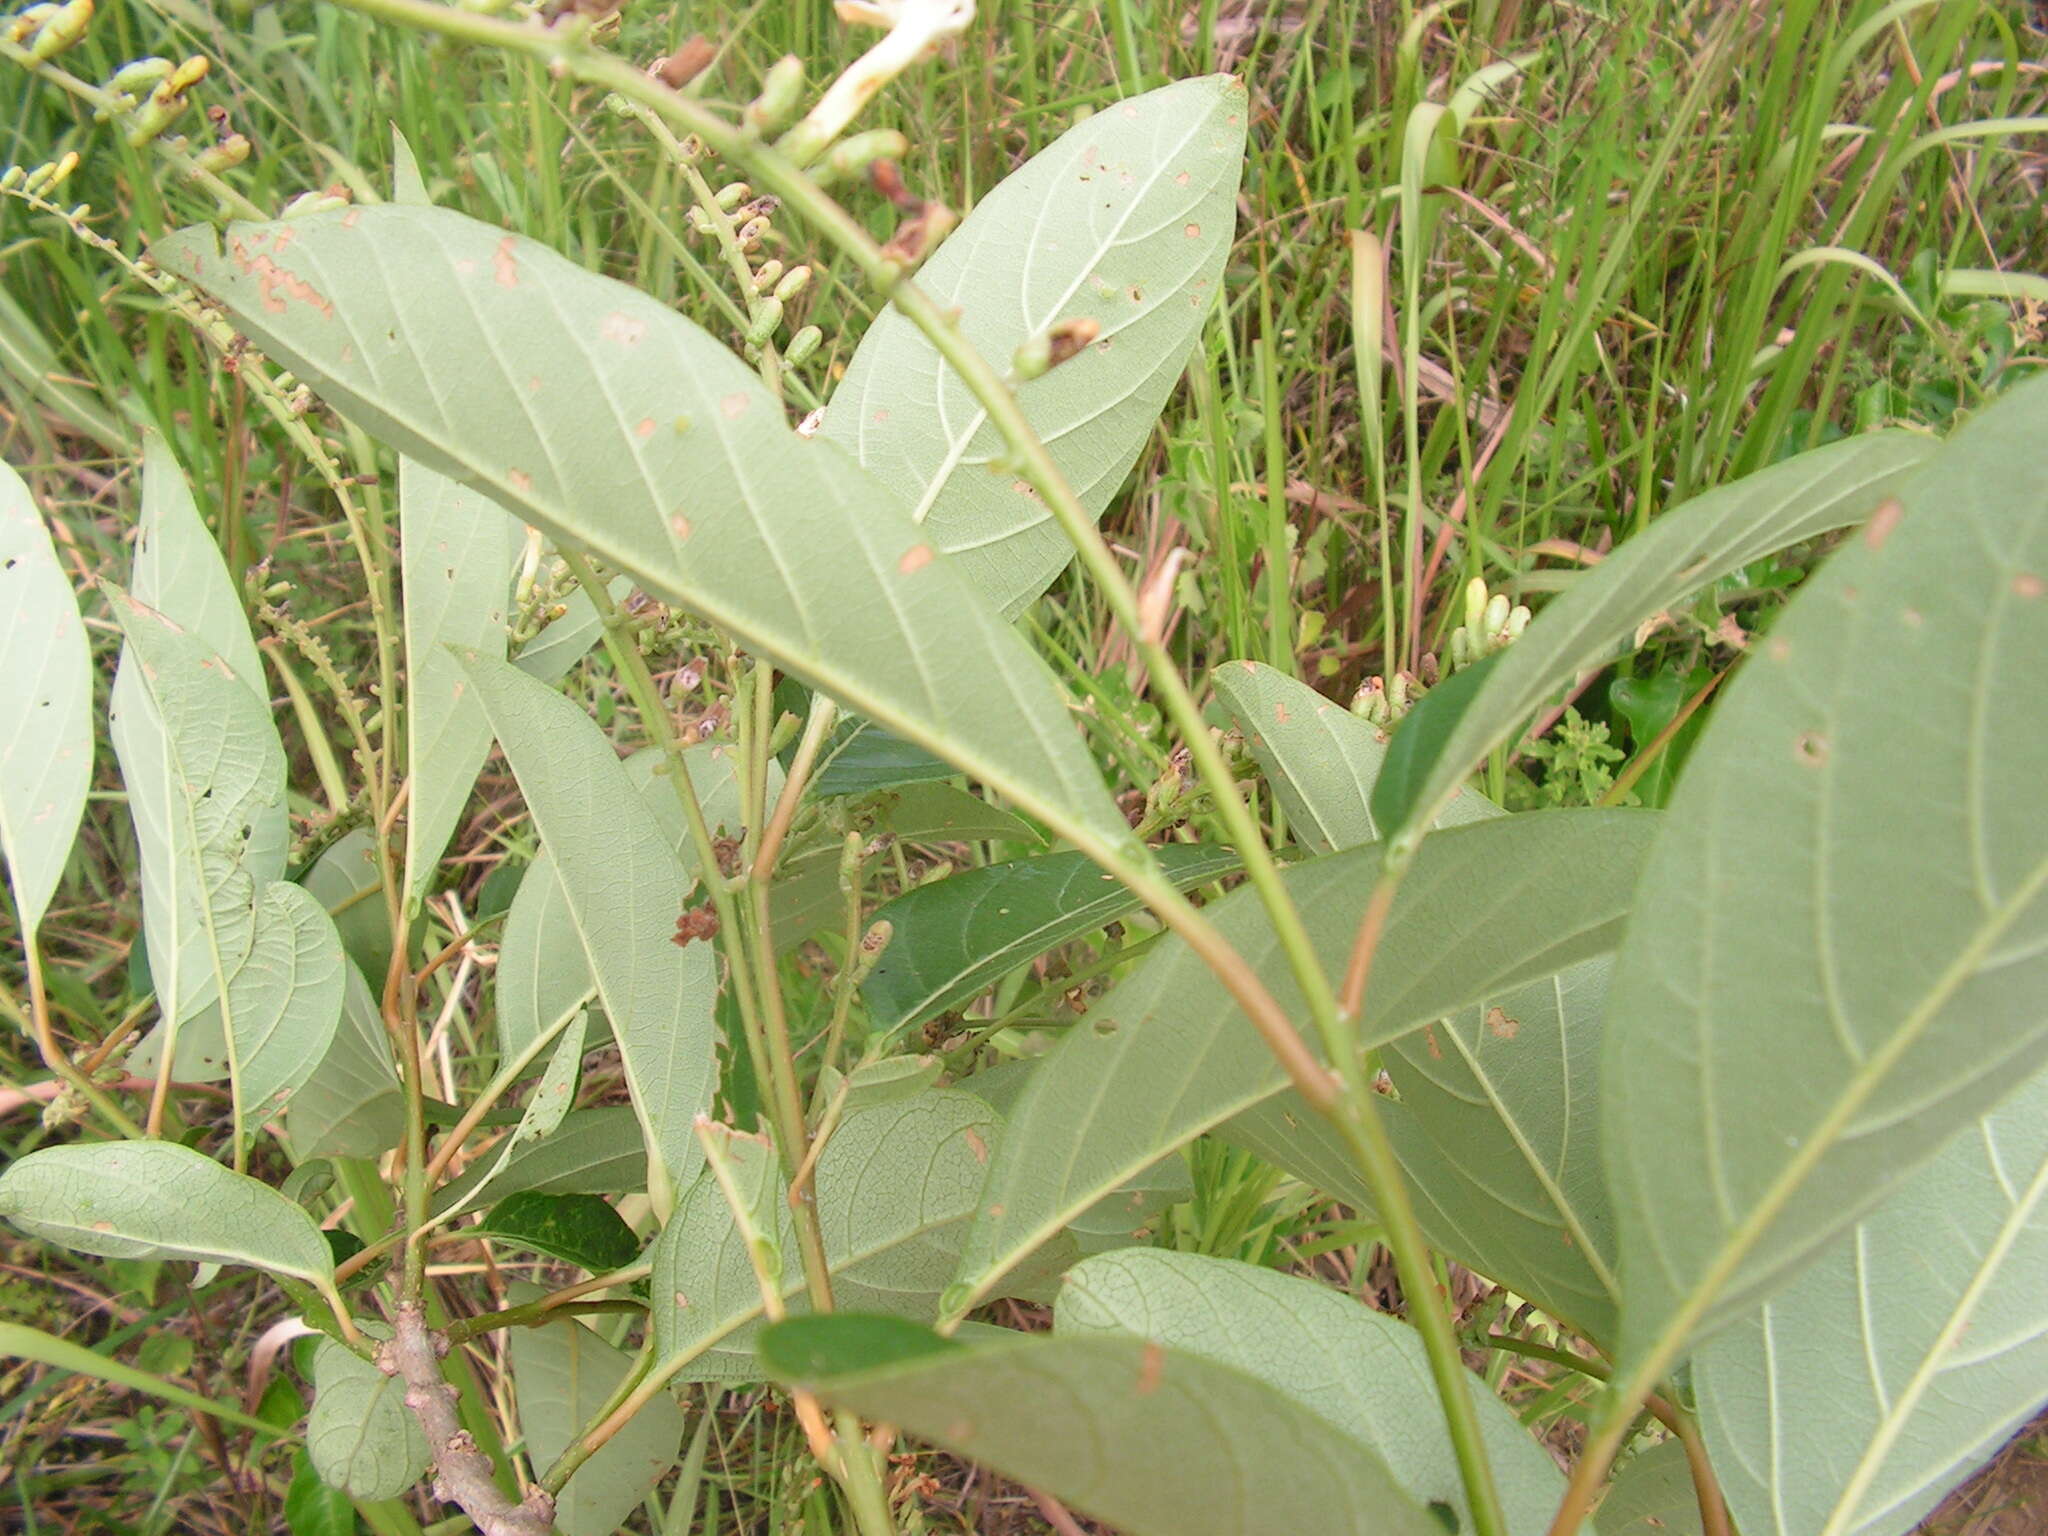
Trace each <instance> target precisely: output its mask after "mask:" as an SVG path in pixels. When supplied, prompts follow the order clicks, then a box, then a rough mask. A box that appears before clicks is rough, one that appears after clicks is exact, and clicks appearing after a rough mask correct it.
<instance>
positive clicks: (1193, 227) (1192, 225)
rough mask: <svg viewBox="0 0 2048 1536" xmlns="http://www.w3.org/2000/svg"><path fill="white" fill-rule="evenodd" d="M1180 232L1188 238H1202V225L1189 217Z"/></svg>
mask: <svg viewBox="0 0 2048 1536" xmlns="http://www.w3.org/2000/svg"><path fill="white" fill-rule="evenodd" d="M1181 233H1182V234H1184V235H1186V236H1187V237H1188V238H1189V239H1190V240H1199V239H1201V238H1202V226H1201V225H1199V224H1197V223H1196V222H1195V221H1194V220H1192V219H1190V220H1188V224H1187V228H1185V229H1183V230H1182V231H1181Z"/></svg>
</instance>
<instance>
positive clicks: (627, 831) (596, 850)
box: [464, 652, 718, 1210]
mask: <svg viewBox="0 0 2048 1536" xmlns="http://www.w3.org/2000/svg"><path fill="white" fill-rule="evenodd" d="M464 665H465V666H466V667H467V668H468V671H469V676H470V680H471V682H472V683H473V684H474V685H475V687H476V690H477V694H478V697H479V698H480V699H481V701H482V703H483V707H484V712H485V713H486V714H487V715H488V716H489V717H490V721H491V728H492V730H493V731H494V732H495V733H496V735H497V738H498V741H499V743H500V744H501V745H502V746H503V747H504V750H505V757H506V759H507V760H508V761H509V762H510V763H511V765H512V771H513V773H514V774H515V775H517V777H518V779H519V788H520V791H521V793H523V794H524V795H525V796H526V803H527V805H528V807H529V808H530V809H531V810H532V812H533V819H534V822H535V824H536V825H537V826H538V827H539V828H540V833H541V836H542V837H544V838H546V839H547V841H548V846H549V848H550V849H551V850H552V851H553V853H554V860H555V864H554V867H555V873H556V877H557V878H558V879H559V881H560V882H561V886H562V893H563V896H564V897H565V898H566V904H567V906H568V908H569V913H570V917H571V918H572V920H573V921H574V922H575V924H576V929H577V932H578V934H579V936H580V937H581V939H582V942H583V950H584V954H585V956H586V957H587V959H588V961H589V964H590V969H591V972H592V974H593V975H594V976H595V977H596V980H597V991H598V996H599V997H601V998H602V999H603V1000H604V1008H605V1014H606V1016H607V1017H608V1018H610V1020H611V1021H612V1034H613V1036H614V1037H615V1038H616V1039H617V1040H618V1042H619V1052H620V1056H621V1058H622V1060H623V1063H624V1066H625V1070H626V1086H627V1087H628V1088H629V1089H630V1090H631V1092H632V1095H633V1108H634V1112H635V1113H636V1114H637V1115H638V1116H639V1117H640V1127H641V1132H642V1134H643V1135H644V1136H645V1138H646V1142H647V1155H648V1160H649V1169H648V1189H649V1190H650V1192H652V1193H653V1194H654V1196H655V1204H656V1206H657V1207H658V1208H660V1209H662V1210H666V1209H667V1207H668V1206H669V1204H670V1203H671V1201H672V1200H673V1198H674V1191H676V1190H677V1189H680V1188H681V1187H683V1186H684V1185H685V1184H686V1183H687V1182H688V1181H689V1179H690V1177H691V1176H692V1175H693V1174H694V1173H695V1172H696V1170H697V1168H698V1167H699V1166H700V1165H701V1164H702V1162H703V1156H704V1154H703V1150H702V1148H700V1147H699V1146H698V1145H697V1139H696V1137H695V1135H694V1134H693V1133H692V1131H691V1124H692V1122H693V1121H694V1120H695V1119H696V1117H697V1116H698V1115H699V1114H701V1113H703V1112H705V1111H707V1110H709V1109H710V1107H711V1099H712V1094H713V1092H714V1091H715V1090H716V1088H717V1065H716V1062H715V1060H714V1058H713V1039H714V1036H715V1033H716V1031H715V1027H714V1025H713V1022H712V1016H711V1009H712V1001H713V997H714V994H715V993H716V991H717V985H718V983H717V977H716V975H715V973H714V967H713V964H712V953H711V950H710V947H709V946H707V945H702V944H697V945H691V946H689V947H687V948H681V947H678V946H677V945H676V943H675V942H674V940H675V926H676V918H677V917H678V916H679V915H680V914H681V912H682V910H683V898H684V896H685V895H686V894H687V893H688V891H689V888H690V877H689V875H688V873H687V872H686V871H685V870H684V868H683V865H682V862H681V861H680V860H679V859H677V857H676V855H675V851H674V849H673V847H672V846H671V845H670V842H669V840H668V838H667V837H666V836H665V835H664V833H663V831H662V828H661V825H660V823H659V822H657V821H656V820H655V818H654V816H653V815H652V813H650V812H649V811H648V809H647V804H646V802H645V801H644V800H642V799H641V797H640V795H639V794H638V793H637V792H636V791H635V790H634V788H633V784H632V781H631V780H630V779H629V778H628V777H627V775H626V770H625V768H624V767H623V766H622V765H621V764H620V762H619V759H618V755H617V754H616V753H615V752H614V751H613V750H612V745H611V743H610V742H609V741H607V740H606V739H605V736H604V733H603V732H602V731H600V730H599V729H598V728H597V725H596V723H595V722H594V721H592V720H591V718H590V717H589V716H588V715H586V714H584V713H583V711H582V710H580V709H579V708H577V707H576V705H574V704H573V703H571V702H570V701H569V700H568V699H566V698H564V697H563V696H562V695H561V694H559V693H556V692H555V691H554V690H553V689H551V688H549V687H547V686H546V685H545V684H543V683H539V682H536V681H535V680H534V679H532V678H530V677H528V676H526V675H525V674H524V673H522V672H520V671H519V670H518V669H517V668H516V667H512V666H509V665H507V664H506V663H504V662H501V661H493V660H491V659H490V658H488V657H486V656H482V655H479V654H477V653H475V652H471V653H470V654H469V655H467V656H466V657H465V658H464Z"/></svg>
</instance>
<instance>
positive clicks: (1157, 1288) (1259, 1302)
mask: <svg viewBox="0 0 2048 1536" xmlns="http://www.w3.org/2000/svg"><path fill="white" fill-rule="evenodd" d="M1054 1331H1055V1332H1056V1333H1058V1334H1063V1335H1066V1336H1069V1337H1073V1336H1076V1335H1079V1336H1086V1335H1088V1334H1091V1333H1092V1334H1100V1333H1106V1332H1113V1333H1121V1334H1127V1335H1130V1336H1133V1337H1137V1338H1148V1339H1154V1340H1157V1341H1158V1342H1159V1343H1161V1344H1164V1345H1166V1346H1168V1347H1169V1348H1172V1349H1174V1350H1176V1351H1179V1352H1181V1353H1183V1354H1189V1355H1195V1356H1199V1357H1201V1358H1203V1359H1206V1360H1209V1361H1211V1362H1213V1363H1215V1364H1217V1365H1222V1366H1228V1367H1230V1368H1232V1369H1234V1370H1237V1371H1241V1372H1243V1373H1244V1374H1245V1375H1247V1376H1250V1377H1253V1378H1255V1379H1256V1380H1259V1381H1262V1382H1264V1383H1265V1384H1266V1385H1267V1386H1269V1387H1271V1388H1272V1389H1273V1390H1274V1391H1275V1392H1278V1393H1280V1394H1281V1395H1282V1396H1284V1397H1287V1398H1290V1399H1292V1400H1293V1401H1295V1402H1296V1403H1298V1404H1300V1405H1301V1407H1303V1408H1304V1409H1306V1410H1307V1411H1308V1412H1310V1413H1313V1414H1315V1415H1316V1416H1317V1417H1319V1418H1321V1419H1323V1420H1324V1421H1326V1422H1327V1423H1329V1424H1330V1425H1331V1426H1332V1427H1333V1428H1335V1429H1337V1430H1339V1431H1341V1432H1342V1433H1344V1434H1345V1435H1347V1436H1349V1437H1350V1438H1351V1439H1353V1440H1356V1441H1358V1442H1359V1443H1360V1444H1362V1445H1366V1446H1370V1447H1371V1448H1372V1450H1373V1451H1374V1452H1375V1453H1377V1455H1378V1456H1379V1457H1380V1459H1381V1460H1382V1461H1384V1462H1385V1463H1386V1466H1387V1469H1388V1470H1389V1471H1390V1472H1391V1473H1392V1474H1393V1475H1394V1477H1395V1478H1396V1480H1398V1481H1399V1482H1400V1484H1401V1486H1402V1487H1403V1488H1405V1489H1406V1490H1407V1491H1408V1493H1409V1495H1410V1496H1411V1497H1413V1498H1414V1499H1415V1500H1416V1501H1417V1502H1418V1503H1425V1504H1446V1505H1449V1506H1450V1507H1451V1508H1453V1509H1454V1510H1456V1511H1457V1513H1458V1517H1459V1519H1460V1521H1461V1522H1462V1525H1461V1528H1469V1526H1470V1521H1471V1514H1470V1509H1469V1506H1468V1505H1467V1504H1466V1501H1465V1493H1464V1485H1463V1483H1462V1482H1461V1480H1460V1478H1459V1475H1458V1463H1457V1456H1456V1453H1455V1452H1454V1451H1453V1449H1452V1447H1451V1440H1450V1435H1449V1433H1448V1432H1447V1431H1446V1430H1445V1429H1444V1427H1443V1415H1442V1412H1441V1410H1440V1408H1439V1406H1438V1399H1437V1392H1436V1384H1435V1381H1434V1380H1433V1378H1432V1377H1431V1375H1430V1371H1429V1362H1428V1358H1427V1357H1426V1355H1425V1354H1424V1352H1423V1348H1422V1339H1421V1336H1420V1335H1419V1334H1417V1333H1416V1332H1415V1331H1414V1329H1412V1328H1410V1327H1409V1326H1408V1325H1407V1324H1405V1323H1402V1322H1398V1321H1396V1320H1395V1319H1394V1318H1391V1317H1388V1316H1387V1315H1386V1314H1384V1313H1381V1312H1375V1311H1373V1310H1371V1309H1370V1308H1368V1307H1367V1306H1365V1305H1364V1304H1363V1303H1362V1302H1359V1301H1357V1300H1356V1299H1354V1298H1352V1297H1350V1296H1347V1295H1345V1294H1344V1293H1343V1292H1341V1291H1336V1290H1332V1289H1330V1288H1329V1287H1328V1286H1326V1285H1323V1284H1322V1283H1320V1282H1319V1281H1315V1280H1309V1279H1304V1278H1302V1277H1300V1276H1296V1275H1284V1274H1280V1273H1277V1272H1275V1271H1273V1270H1269V1269H1262V1268H1259V1267H1257V1266H1254V1265H1250V1264H1243V1263H1238V1262H1236V1261H1233V1260H1229V1259H1215V1258H1205V1257H1201V1256H1199V1255H1196V1254H1187V1253H1172V1252H1168V1251H1165V1250H1162V1249H1144V1248H1138V1249H1126V1250H1124V1251H1122V1252H1119V1253H1111V1254H1104V1255H1102V1256H1100V1257H1098V1258H1093V1259H1089V1260H1087V1261H1086V1262H1084V1263H1083V1264H1081V1265H1080V1266H1079V1267H1077V1268H1076V1269H1074V1270H1073V1271H1072V1272H1071V1273H1070V1274H1069V1275H1068V1276H1067V1279H1066V1283H1065V1284H1064V1286H1062V1288H1061V1290H1060V1299H1059V1305H1058V1308H1057V1310H1056V1312H1055V1314H1054ZM1466 1390H1467V1392H1468V1393H1469V1394H1470V1396H1471V1397H1472V1399H1473V1406H1474V1409H1475V1411H1476V1412H1477V1414H1478V1416H1479V1425H1480V1431H1481V1433H1482V1435H1483V1436H1484V1437H1485V1443H1486V1449H1487V1457H1488V1460H1489V1461H1490V1462H1491V1464H1492V1467H1493V1475H1494V1482H1495V1486H1496V1488H1497V1489H1498V1490H1499V1492H1500V1495H1501V1501H1502V1507H1503V1510H1504V1512H1505V1513H1506V1515H1507V1517H1508V1528H1509V1530H1510V1531H1511V1532H1513V1533H1516V1536H1522V1533H1528V1536H1540V1533H1541V1532H1542V1531H1543V1530H1545V1529H1546V1528H1547V1526H1548V1524H1549V1521H1550V1516H1551V1514H1552V1512H1553V1511H1554V1510H1555V1509H1556V1507H1557V1500H1558V1497H1559V1495H1560V1494H1562V1493H1563V1491H1564V1478H1563V1475H1562V1474H1561V1473H1560V1472H1559V1471H1558V1469H1557V1465H1556V1463H1555V1462H1553V1461H1552V1460H1551V1459H1550V1457H1549V1455H1548V1454H1547V1453H1546V1452H1545V1451H1544V1450H1543V1449H1542V1447H1541V1446H1539V1445H1537V1443H1536V1441H1535V1439H1534V1438H1533V1437H1532V1436H1531V1435H1530V1434H1529V1432H1528V1431H1527V1430H1526V1429H1524V1428H1523V1427H1522V1425H1521V1423H1520V1421H1519V1420H1517V1419H1516V1417H1515V1415H1514V1414H1513V1412H1511V1411H1510V1410H1509V1409H1508V1407H1507V1406H1506V1405H1505V1404H1504V1403H1502V1402H1501V1401H1500V1399H1498V1398H1496V1397H1495V1396H1494V1395H1493V1394H1492V1393H1491V1392H1489V1391H1487V1390H1486V1389H1485V1386H1484V1384H1483V1383H1481V1382H1479V1381H1477V1380H1474V1381H1471V1382H1470V1383H1468V1385H1467V1388H1466Z"/></svg>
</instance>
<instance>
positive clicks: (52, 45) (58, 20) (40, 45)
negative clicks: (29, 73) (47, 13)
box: [28, 0, 92, 64]
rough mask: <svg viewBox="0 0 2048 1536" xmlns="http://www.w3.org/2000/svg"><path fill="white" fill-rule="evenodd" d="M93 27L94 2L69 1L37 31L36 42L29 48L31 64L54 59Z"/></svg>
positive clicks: (89, 0)
mask: <svg viewBox="0 0 2048 1536" xmlns="http://www.w3.org/2000/svg"><path fill="white" fill-rule="evenodd" d="M91 25H92V0H69V3H68V4H65V5H60V6H59V7H57V13H56V14H55V15H54V16H51V17H49V18H48V19H47V20H45V21H44V22H43V24H42V25H41V26H40V27H38V28H37V29H36V34H35V41H34V42H32V43H30V44H29V46H28V61H29V63H31V64H40V63H42V62H43V61H44V60H45V59H54V58H55V57H56V56H57V55H58V54H60V53H62V52H63V51H64V50H65V49H67V48H69V47H72V46H73V45H74V44H76V43H77V42H78V41H79V40H80V39H81V38H83V37H84V36H85V29H86V28H87V27H89V26H91Z"/></svg>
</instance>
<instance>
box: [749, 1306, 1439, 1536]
mask: <svg viewBox="0 0 2048 1536" xmlns="http://www.w3.org/2000/svg"><path fill="white" fill-rule="evenodd" d="M881 1321H883V1320H881V1319H874V1318H863V1317H858V1316H854V1315H851V1314H847V1313H836V1314H834V1315H832V1316H830V1317H802V1318H794V1319H792V1320H790V1321H789V1322H786V1323H782V1324H779V1325H777V1326H776V1327H774V1328H771V1329H768V1330H767V1331H766V1332H765V1333H764V1334H763V1336H762V1341H761V1355H762V1359H763V1361H764V1362H765V1363H766V1364H767V1365H768V1367H769V1368H770V1370H771V1371H772V1373H773V1374H774V1375H775V1376H776V1377H777V1378H779V1379H780V1380H782V1381H784V1382H787V1383H789V1384H790V1385H793V1386H800V1387H806V1388H808V1389H809V1390H811V1391H812V1392H815V1393H816V1394H817V1395H818V1396H819V1397H820V1398H821V1399H823V1400H824V1401H825V1402H826V1403H828V1404H830V1405H832V1406H833V1407H839V1408H851V1409H852V1410H854V1411H855V1412H856V1413H859V1414H861V1415H863V1416H864V1417H868V1418H873V1419H878V1420H881V1421H883V1422H886V1423H889V1424H895V1425H899V1426H901V1427H902V1428H903V1429H906V1430H908V1431H909V1432H910V1433H912V1434H914V1435H916V1436H917V1437H918V1438H919V1439H922V1440H929V1441H931V1442H932V1443H933V1444H935V1445H940V1446H944V1447H945V1448H946V1449H947V1450H949V1451H953V1452H955V1453H957V1454H959V1455H961V1456H966V1457H970V1458H972V1459H973V1460H975V1461H978V1462H981V1463H983V1464H984V1465H986V1466H989V1467H992V1468H994V1469H995V1470H996V1471H998V1472H1000V1473H1002V1474H1003V1475H1005V1476H1006V1477H1011V1478H1015V1479H1016V1480H1017V1481H1019V1482H1022V1483H1026V1484H1028V1485H1029V1486H1031V1487H1033V1488H1038V1489H1042V1490H1044V1491H1045V1492H1047V1493H1050V1494H1052V1495H1053V1496H1054V1497H1056V1498H1058V1499H1060V1500H1062V1501H1064V1502H1065V1503H1067V1504H1069V1505H1071V1506H1072V1507H1073V1508H1074V1509H1076V1510H1078V1511H1080V1512H1081V1513H1083V1514H1087V1515H1091V1516H1093V1517H1095V1518H1096V1519H1099V1520H1106V1521H1109V1522H1110V1523H1111V1524H1113V1525H1115V1526H1116V1528H1117V1529H1118V1530H1120V1531H1125V1532H1128V1533H1129V1536H1245V1533H1246V1532H1248V1531H1275V1532H1278V1531H1289V1532H1292V1531H1315V1532H1318V1533H1322V1536H1444V1530H1445V1527H1444V1525H1443V1524H1442V1523H1441V1522H1440V1521H1439V1519H1438V1517H1437V1514H1436V1512H1435V1511H1433V1510H1430V1509H1427V1508H1425V1507H1424V1506H1423V1505H1422V1504H1420V1503H1418V1502H1417V1501H1416V1500H1415V1499H1414V1498H1413V1497H1411V1496H1410V1494H1409V1493H1408V1491H1407V1490H1406V1489H1405V1488H1403V1487H1402V1485H1401V1483H1400V1481H1399V1479H1398V1478H1396V1477H1395V1475H1394V1474H1393V1472H1392V1471H1390V1470H1389V1469H1388V1467H1387V1464H1386V1463H1385V1462H1384V1461H1383V1460H1382V1459H1381V1458H1380V1456H1379V1454H1378V1453H1377V1452H1376V1451H1375V1450H1374V1448H1373V1447H1372V1446H1370V1445H1368V1444H1365V1443H1364V1442H1362V1441H1359V1440H1356V1439H1353V1438H1352V1437H1351V1436H1350V1435H1348V1434H1346V1433H1344V1431H1342V1430H1341V1429H1338V1428H1337V1427H1336V1426H1335V1425H1333V1424H1332V1423H1330V1421H1329V1420H1327V1419H1325V1418H1324V1417H1322V1416H1321V1415H1320V1414H1317V1413H1315V1412H1313V1411H1311V1410H1310V1409H1308V1408H1306V1407H1304V1406H1303V1405H1302V1404H1301V1403H1300V1402H1299V1401H1297V1400H1296V1399H1295V1398H1294V1397H1292V1396H1290V1395H1288V1394H1287V1393H1284V1392H1281V1391H1279V1390H1277V1389H1276V1388H1274V1387H1273V1386H1272V1385H1271V1384H1269V1383H1268V1382H1265V1381H1263V1380H1261V1379H1259V1378H1258V1377H1255V1376H1248V1375H1246V1374H1245V1373H1244V1372H1242V1371H1240V1370H1236V1369H1234V1368H1233V1367H1231V1366H1228V1365H1219V1364H1217V1363H1216V1362H1214V1361H1212V1360H1207V1359H1204V1358H1203V1357H1202V1356H1200V1355H1196V1354H1188V1353H1183V1352H1182V1351H1180V1350H1178V1349H1175V1348H1172V1347H1171V1346H1169V1345H1164V1344H1160V1343H1158V1342H1157V1341H1155V1340H1152V1339H1139V1338H1131V1337H1129V1336H1127V1335H1121V1334H1113V1333H1109V1334H1090V1335H1084V1336H1075V1337H1059V1336H1054V1337H1051V1338H1048V1337H1045V1336H1043V1335H1018V1336H1016V1337H1014V1338H1011V1339H991V1340H990V1341H989V1342H987V1343H976V1344H974V1345H972V1346H969V1345H964V1344H954V1345H950V1346H949V1345H947V1344H946V1343H945V1342H944V1341H942V1340H940V1339H938V1338H937V1337H936V1336H933V1335H929V1334H926V1335H924V1336H923V1337H924V1340H925V1341H926V1342H925V1344H924V1346H923V1348H922V1349H921V1350H920V1351H919V1352H917V1353H910V1352H909V1351H908V1350H905V1349H904V1343H905V1341H903V1340H901V1339H900V1338H898V1337H895V1336H894V1334H895V1329H902V1330H905V1331H908V1332H913V1333H914V1332H917V1330H914V1329H911V1328H910V1325H908V1324H904V1323H900V1322H899V1323H896V1325H895V1329H890V1330H888V1336H887V1343H888V1345H889V1346H891V1347H893V1348H895V1349H898V1350H904V1356H905V1357H904V1358H901V1359H899V1360H897V1361H895V1362H893V1363H880V1364H876V1365H872V1366H870V1367H869V1368H867V1369H858V1368H855V1369H847V1370H835V1369H829V1368H826V1367H829V1366H831V1365H835V1364H837V1363H839V1358H840V1357H845V1358H846V1359H848V1360H849V1361H855V1360H858V1359H860V1357H862V1356H863V1355H877V1354H880V1353H882V1351H880V1350H876V1349H875V1348H874V1347H873V1345H872V1343H871V1340H872V1338H873V1336H874V1335H875V1334H876V1333H877V1332H880V1331H881V1330H878V1329H876V1328H875V1326H874V1325H875V1324H876V1323H878V1322H881ZM977 1337H980V1335H977Z"/></svg>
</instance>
